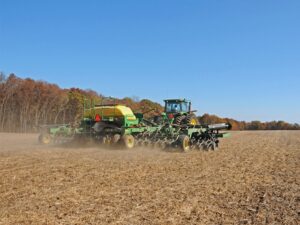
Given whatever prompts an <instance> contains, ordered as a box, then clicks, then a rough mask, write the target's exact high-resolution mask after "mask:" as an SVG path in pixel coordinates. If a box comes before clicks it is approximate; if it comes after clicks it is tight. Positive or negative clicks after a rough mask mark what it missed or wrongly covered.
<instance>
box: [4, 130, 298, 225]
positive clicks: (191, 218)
mask: <svg viewBox="0 0 300 225" xmlns="http://www.w3.org/2000/svg"><path fill="white" fill-rule="evenodd" d="M299 221H300V132H298V131H268V132H267V131H261V132H260V131H258V132H233V133H232V137H230V138H228V139H224V140H221V147H220V149H219V150H218V151H214V152H203V151H202V152H189V153H178V152H177V153H170V152H164V151H161V150H156V149H134V150H108V149H100V148H99V147H97V146H92V147H86V148H82V147H61V146H42V145H40V144H38V143H37V135H36V134H26V135H24V134H7V133H0V224H3V225H8V224H128V225H133V224H299Z"/></svg>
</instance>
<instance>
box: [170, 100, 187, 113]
mask: <svg viewBox="0 0 300 225" xmlns="http://www.w3.org/2000/svg"><path fill="white" fill-rule="evenodd" d="M188 111H189V104H188V103H186V102H179V103H178V102H168V103H167V104H166V112H167V113H176V112H188Z"/></svg>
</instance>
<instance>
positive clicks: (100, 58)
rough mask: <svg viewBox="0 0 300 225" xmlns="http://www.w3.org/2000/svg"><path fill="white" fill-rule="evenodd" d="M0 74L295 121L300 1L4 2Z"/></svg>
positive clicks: (299, 112)
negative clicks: (187, 99) (190, 102)
mask: <svg viewBox="0 0 300 225" xmlns="http://www.w3.org/2000/svg"><path fill="white" fill-rule="evenodd" d="M0 9H1V10H0V71H3V72H5V73H6V74H9V73H11V72H14V73H16V74H17V75H18V76H20V77H31V78H34V79H38V80H45V81H48V82H52V83H57V84H58V85H59V86H61V87H80V88H84V89H94V90H96V91H98V92H100V93H102V94H104V95H109V96H114V97H124V96H129V97H130V96H139V97H140V98H149V99H152V100H155V101H158V102H162V99H164V98H177V97H186V98H189V99H191V100H192V101H193V102H194V108H196V109H198V113H199V114H202V113H204V112H208V113H211V114H217V115H220V116H227V117H233V118H236V119H239V120H247V121H250V120H256V119H258V120H262V121H270V120H286V121H288V122H298V123H300V1H299V0H295V1H291V0H281V1H279V0H264V1H261V0H256V1H255V0H251V1H250V0H248V1H246V0H245V1H244V0H243V1H242V0H235V1H233V0H228V1H217V0H209V1H206V0H203V1H200V0H199V1H196V0H195V1H191V0H185V1H176V0H156V1H155V0H148V1H146V0H145V1H141V0H135V1H133V0H126V1H125V0H119V1H114V0H109V1H107V0H106V1H104V0H103V1H101V0H99V1H83V0H82V1H62V0H61V1H55V0H51V1H32V0H26V1H21V0H20V1H14V0H0Z"/></svg>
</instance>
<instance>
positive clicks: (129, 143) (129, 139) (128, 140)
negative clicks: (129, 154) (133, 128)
mask: <svg viewBox="0 0 300 225" xmlns="http://www.w3.org/2000/svg"><path fill="white" fill-rule="evenodd" d="M122 140H123V143H124V146H125V148H127V149H132V148H133V147H134V141H135V140H134V137H133V136H132V135H127V134H125V135H123V136H122Z"/></svg>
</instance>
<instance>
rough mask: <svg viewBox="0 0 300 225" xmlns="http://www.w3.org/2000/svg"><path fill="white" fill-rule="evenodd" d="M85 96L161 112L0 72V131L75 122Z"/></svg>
mask: <svg viewBox="0 0 300 225" xmlns="http://www.w3.org/2000/svg"><path fill="white" fill-rule="evenodd" d="M89 99H93V100H94V101H95V102H96V103H98V104H99V103H104V104H108V103H114V104H124V105H127V106H129V107H131V108H132V110H133V111H134V112H135V113H137V112H140V113H146V116H148V117H151V116H153V115H157V114H159V113H161V112H162V111H163V107H162V106H161V105H160V104H158V103H155V102H153V101H151V100H148V99H142V100H139V99H137V98H136V97H134V98H129V97H127V98H123V99H118V98H111V97H105V96H103V95H101V94H99V93H97V92H95V91H93V90H82V89H79V88H70V89H62V88H60V87H59V86H57V85H56V84H50V83H47V82H45V81H35V80H33V79H30V78H26V79H22V78H19V77H17V76H16V75H15V74H10V75H9V76H7V77H6V76H5V75H4V74H3V73H0V132H36V131H38V128H39V126H40V125H42V124H65V123H68V124H74V125H76V124H77V123H79V122H80V119H81V118H82V116H83V110H84V105H87V102H88V101H89ZM89 104H91V103H89ZM199 120H200V122H201V123H205V124H209V123H219V122H230V123H231V124H232V125H233V129H235V130H277V129H288V130H296V129H300V127H299V125H298V124H289V123H286V122H284V121H273V122H268V123H262V122H260V121H252V122H243V121H242V122H240V121H236V120H233V119H227V118H219V117H217V116H214V115H209V114H204V115H203V116H200V117H199Z"/></svg>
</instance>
